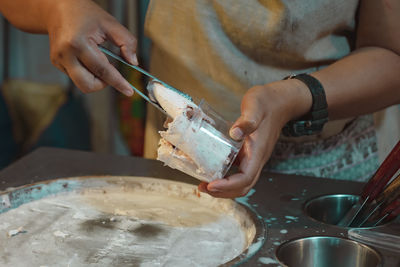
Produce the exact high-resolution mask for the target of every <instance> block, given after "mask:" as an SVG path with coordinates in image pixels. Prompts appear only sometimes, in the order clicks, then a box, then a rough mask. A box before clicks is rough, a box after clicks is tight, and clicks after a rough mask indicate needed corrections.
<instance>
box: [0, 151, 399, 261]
mask: <svg viewBox="0 0 400 267" xmlns="http://www.w3.org/2000/svg"><path fill="white" fill-rule="evenodd" d="M87 175H94V176H96V175H118V176H145V177H155V178H167V179H170V180H174V181H181V182H186V183H190V184H198V180H196V179H194V178H192V177H189V176H187V175H185V174H183V173H181V172H179V171H176V170H173V169H170V168H168V167H164V166H163V165H162V163H160V162H158V161H154V160H147V159H143V158H137V157H127V156H117V155H108V154H96V153H91V152H83V151H75V150H66V149H56V148H40V149H37V150H35V151H34V152H32V153H31V154H29V155H27V156H25V157H23V158H22V159H20V160H18V161H17V162H15V163H14V164H12V165H10V166H9V167H7V168H5V169H3V170H2V171H1V172H0V191H2V190H5V189H6V188H10V187H18V186H22V185H25V184H30V183H35V182H39V181H43V180H48V179H55V178H66V177H76V176H87ZM362 186H363V184H362V183H358V182H348V181H339V180H332V179H322V178H312V177H303V176H295V175H282V174H273V173H268V172H262V173H261V177H260V179H259V181H258V183H257V184H256V186H255V187H254V190H252V191H251V192H250V194H249V195H248V196H247V197H246V198H245V200H246V201H247V203H248V204H249V205H251V206H252V207H253V208H254V209H255V210H256V212H257V213H258V214H259V215H260V216H262V218H263V220H264V222H265V224H266V225H267V238H266V240H265V243H264V245H263V246H262V247H261V249H260V250H259V251H258V252H257V253H256V254H255V255H254V256H253V257H251V258H250V259H249V260H248V261H247V262H245V263H244V264H243V266H277V264H276V263H274V262H275V250H276V248H277V247H278V246H279V245H280V244H281V243H283V242H285V241H287V240H290V239H294V238H299V237H307V236H319V235H323V236H337V237H347V230H346V229H343V228H339V227H336V226H330V225H327V224H324V223H320V222H318V221H315V220H313V219H312V218H310V217H308V216H307V215H305V214H304V212H303V205H304V203H305V201H307V200H309V199H312V198H314V197H316V196H319V195H325V194H338V193H341V194H357V193H359V192H360V191H361V188H362ZM385 227H387V228H390V229H391V231H392V232H393V231H394V232H396V233H400V223H399V222H398V221H396V222H394V223H391V224H389V225H387V226H385ZM379 251H380V253H381V254H382V255H383V256H384V266H400V255H396V254H395V253H393V252H390V251H383V250H379Z"/></svg>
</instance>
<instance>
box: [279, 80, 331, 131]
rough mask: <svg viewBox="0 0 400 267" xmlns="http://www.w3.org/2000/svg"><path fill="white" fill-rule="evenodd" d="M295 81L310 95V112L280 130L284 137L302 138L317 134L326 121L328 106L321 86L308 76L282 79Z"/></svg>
mask: <svg viewBox="0 0 400 267" xmlns="http://www.w3.org/2000/svg"><path fill="white" fill-rule="evenodd" d="M287 79H297V80H300V81H302V82H303V83H305V84H306V85H307V87H308V89H309V90H310V92H311V95H312V106H311V110H310V111H309V112H308V113H307V114H306V115H304V116H302V117H300V118H299V119H297V120H291V121H289V122H288V123H287V124H286V125H285V126H284V127H283V129H282V133H283V135H285V136H293V137H298V136H303V135H313V134H318V133H320V132H321V131H322V128H323V127H324V124H325V123H326V122H327V121H328V104H327V102H326V95H325V90H324V87H323V86H322V84H321V83H320V82H319V81H318V80H317V79H316V78H314V77H312V76H311V75H308V74H305V73H303V74H298V75H290V76H287V77H285V78H284V80H287Z"/></svg>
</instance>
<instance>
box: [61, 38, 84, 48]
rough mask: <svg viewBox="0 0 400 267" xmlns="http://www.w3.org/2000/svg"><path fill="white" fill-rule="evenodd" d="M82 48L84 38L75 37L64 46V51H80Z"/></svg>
mask: <svg viewBox="0 0 400 267" xmlns="http://www.w3.org/2000/svg"><path fill="white" fill-rule="evenodd" d="M81 47H82V38H79V37H73V38H70V39H68V40H67V41H65V42H64V43H63V44H62V50H69V49H72V50H80V49H81Z"/></svg>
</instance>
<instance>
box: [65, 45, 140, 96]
mask: <svg viewBox="0 0 400 267" xmlns="http://www.w3.org/2000/svg"><path fill="white" fill-rule="evenodd" d="M78 57H79V61H80V62H81V63H82V64H83V65H84V66H85V67H86V68H87V69H88V70H89V71H90V72H91V73H93V75H94V76H95V77H96V78H98V79H100V80H102V81H103V82H105V83H106V84H108V85H110V86H112V87H114V88H115V89H116V90H118V91H120V92H121V93H123V94H125V95H126V96H131V95H133V90H132V88H131V85H130V84H129V83H128V82H127V81H126V80H125V79H124V78H123V77H122V75H121V74H120V73H119V72H118V70H117V69H116V68H115V67H114V66H113V65H111V64H110V62H109V61H108V59H107V57H106V56H105V55H104V54H103V53H102V52H101V51H100V50H99V49H98V47H97V45H95V44H92V45H89V46H88V47H87V48H86V49H83V50H82V51H81V52H80V54H79V55H78ZM67 70H68V69H67ZM80 88H81V87H80ZM81 89H82V90H86V91H87V92H91V91H93V90H92V88H88V87H86V88H81Z"/></svg>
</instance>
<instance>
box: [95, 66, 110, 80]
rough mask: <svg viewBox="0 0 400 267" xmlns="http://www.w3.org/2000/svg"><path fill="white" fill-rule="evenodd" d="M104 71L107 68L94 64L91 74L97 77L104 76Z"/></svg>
mask: <svg viewBox="0 0 400 267" xmlns="http://www.w3.org/2000/svg"><path fill="white" fill-rule="evenodd" d="M106 73H107V68H105V67H104V66H102V65H99V66H96V67H95V68H94V69H93V74H94V75H95V76H96V77H98V78H100V79H101V78H104V76H105V75H106Z"/></svg>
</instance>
